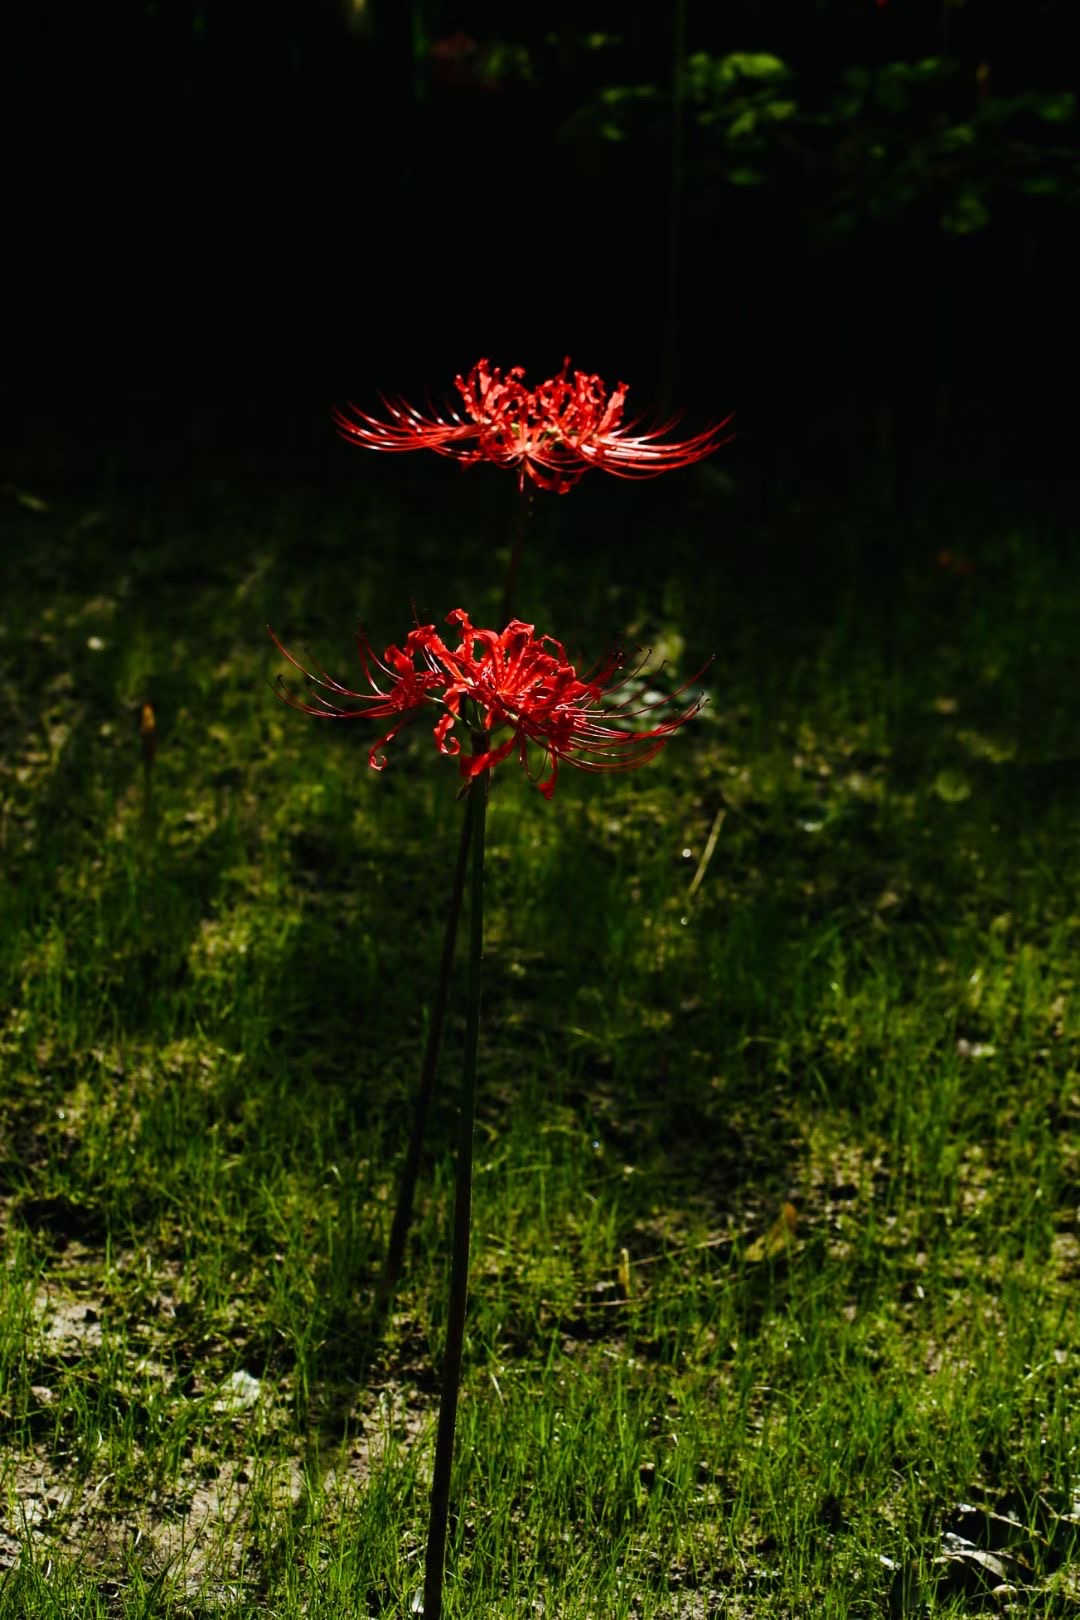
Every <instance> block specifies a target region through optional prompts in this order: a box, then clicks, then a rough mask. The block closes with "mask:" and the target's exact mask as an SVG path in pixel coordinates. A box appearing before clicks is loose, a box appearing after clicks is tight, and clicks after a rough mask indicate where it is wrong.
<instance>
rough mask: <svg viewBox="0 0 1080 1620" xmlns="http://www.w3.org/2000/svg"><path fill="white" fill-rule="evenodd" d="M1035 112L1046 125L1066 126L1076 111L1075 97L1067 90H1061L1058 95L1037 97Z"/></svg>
mask: <svg viewBox="0 0 1080 1620" xmlns="http://www.w3.org/2000/svg"><path fill="white" fill-rule="evenodd" d="M1035 111H1036V112H1037V113H1038V115H1039V117H1040V118H1045V119H1046V122H1047V123H1048V124H1067V123H1068V121H1069V119H1070V118H1071V117H1072V115H1073V113H1074V112H1075V111H1076V97H1075V96H1074V95H1072V94H1071V92H1069V91H1068V90H1063V91H1061V92H1060V94H1058V95H1045V96H1038V97H1037V98H1036V101H1035Z"/></svg>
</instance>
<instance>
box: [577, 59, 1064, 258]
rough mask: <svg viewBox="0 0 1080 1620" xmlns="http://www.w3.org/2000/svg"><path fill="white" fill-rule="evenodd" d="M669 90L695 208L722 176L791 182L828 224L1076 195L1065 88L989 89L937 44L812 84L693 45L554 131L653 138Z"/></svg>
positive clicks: (982, 220) (946, 213) (960, 229)
mask: <svg viewBox="0 0 1080 1620" xmlns="http://www.w3.org/2000/svg"><path fill="white" fill-rule="evenodd" d="M673 96H677V97H678V98H679V100H680V101H681V102H682V103H683V105H684V107H685V110H686V116H687V120H688V123H689V124H690V126H691V128H692V129H693V130H694V131H695V133H696V139H695V140H694V141H693V142H692V143H691V146H690V148H689V153H690V161H691V162H692V163H693V164H694V165H695V172H694V179H695V182H696V183H695V184H694V185H693V186H692V187H691V190H692V191H693V193H694V195H695V196H696V197H697V198H698V199H699V204H700V206H703V207H709V206H711V205H712V204H713V203H714V202H715V199H716V193H717V191H718V190H720V189H721V188H723V187H724V186H728V185H734V186H769V187H772V188H776V189H782V190H784V191H785V192H788V193H790V194H797V195H798V196H799V198H800V199H801V202H802V206H803V209H804V211H805V212H806V213H807V214H808V215H809V216H810V217H811V218H812V220H813V221H814V225H815V229H816V231H818V232H824V233H826V234H828V235H833V236H840V237H843V236H846V235H849V234H850V233H851V232H852V231H853V230H854V229H855V228H856V226H857V225H858V224H859V222H860V220H862V219H866V218H869V219H882V220H888V219H899V218H902V217H904V216H906V215H907V214H909V213H910V212H911V211H913V210H925V209H926V208H927V207H930V208H932V209H933V212H934V215H935V217H936V219H937V221H938V223H939V224H940V226H941V228H942V229H943V230H945V231H949V232H952V233H954V234H958V235H966V234H969V233H970V232H972V231H977V230H980V229H982V228H983V227H984V226H985V225H987V224H988V223H989V221H990V218H991V213H992V208H993V206H994V204H995V202H996V201H997V200H998V199H1000V198H1002V197H1004V196H1007V195H1012V196H1018V195H1019V196H1032V197H1053V198H1058V199H1060V200H1062V201H1066V202H1070V203H1073V204H1075V203H1076V201H1077V199H1078V197H1080V161H1078V157H1077V151H1076V146H1075V139H1074V132H1075V118H1076V98H1075V96H1073V95H1072V94H1071V93H1069V92H1064V91H1062V92H1048V91H1043V90H1028V91H1024V92H1021V93H1018V94H1012V95H1008V96H995V95H993V94H992V88H991V74H990V70H989V68H988V67H987V66H986V65H985V64H982V65H980V67H979V68H978V69H977V70H976V73H975V75H974V83H965V82H963V81H962V79H961V77H960V74H959V70H958V65H957V63H955V62H954V61H951V60H949V59H947V58H945V57H940V56H928V57H924V58H922V59H921V60H919V61H913V62H889V63H887V64H885V65H884V66H881V67H876V68H870V67H861V66H852V67H848V68H847V69H845V70H844V72H843V73H842V75H841V77H840V79H839V82H836V81H835V80H834V82H833V83H832V84H831V85H828V86H823V85H820V84H811V83H810V82H809V81H808V80H801V79H800V77H799V76H798V75H797V74H796V73H795V71H794V70H793V69H792V68H791V67H789V66H788V64H787V63H785V62H784V61H782V60H781V59H780V58H779V57H778V56H774V55H771V54H769V53H768V52H764V51H755V52H747V51H736V52H732V53H728V54H726V55H722V56H714V55H710V54H708V53H707V52H704V51H699V52H695V53H694V54H692V55H691V56H689V57H688V58H687V59H686V62H685V64H684V65H683V67H682V70H681V75H680V76H679V78H678V80H675V81H673V82H671V83H658V84H654V83H647V84H631V85H605V86H601V87H600V88H599V89H598V90H597V91H596V93H595V94H594V95H592V97H591V98H590V99H589V100H588V101H586V102H585V103H584V104H583V105H582V106H580V107H579V108H578V109H576V110H575V111H574V113H573V114H572V115H571V116H570V118H569V119H568V120H567V122H566V124H565V126H564V131H563V133H564V136H565V138H567V139H568V140H572V141H574V142H575V143H577V144H578V145H579V146H580V147H582V148H584V149H585V150H586V151H587V150H588V149H589V148H595V147H596V145H597V144H598V143H604V142H638V143H644V142H653V141H656V140H658V139H663V138H664V136H665V134H666V133H667V131H669V130H670V127H671V120H672V98H673Z"/></svg>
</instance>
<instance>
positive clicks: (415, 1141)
mask: <svg viewBox="0 0 1080 1620" xmlns="http://www.w3.org/2000/svg"><path fill="white" fill-rule="evenodd" d="M535 493H536V492H535V490H534V489H533V488H532V486H531V485H530V486H529V487H528V489H526V490H523V491H522V493H521V496H520V498H519V500H518V507H517V517H516V520H515V523H514V538H513V540H512V542H511V546H510V561H509V563H508V565H507V569H506V578H505V580H504V581H503V591H502V603H501V606H500V610H499V612H500V618H499V625H500V628H502V627H503V626H505V625H507V624H508V623H509V622H510V616H511V613H512V612H513V601H514V586H515V585H516V583H517V576H518V569H519V567H520V565H521V555H522V552H523V551H524V549H525V539H526V536H527V534H528V532H529V526H530V523H531V520H532V515H533V510H534V499H535ZM472 804H473V792H472V790H470V792H469V794H468V798H467V799H466V803H465V818H464V820H463V821H462V824H461V837H460V839H459V842H458V852H457V859H456V861H455V863H454V876H453V880H452V883H451V886H450V899H449V902H448V905H447V912H446V927H445V929H444V932H443V947H442V956H441V958H440V961H439V977H438V980H437V982H436V985H435V999H434V1001H433V1002H432V1006H431V1019H430V1022H429V1023H428V1033H427V1041H426V1042H425V1044H424V1056H423V1060H422V1062H421V1064H420V1078H419V1080H418V1082H417V1086H416V1100H415V1102H414V1104H413V1121H412V1130H411V1133H410V1136H409V1145H408V1147H407V1148H406V1150H405V1161H404V1163H403V1165H402V1167H401V1176H400V1180H399V1182H398V1195H397V1204H396V1206H395V1209H394V1220H393V1224H392V1226H391V1228H390V1242H389V1245H388V1247H387V1252H386V1261H385V1263H384V1265H383V1271H382V1276H381V1277H380V1279H379V1287H378V1292H377V1296H376V1320H377V1321H378V1319H379V1318H380V1317H382V1316H384V1315H385V1313H386V1311H387V1310H388V1309H389V1305H390V1301H391V1299H392V1298H393V1296H394V1290H395V1289H396V1288H397V1285H398V1283H399V1281H400V1280H401V1273H402V1270H403V1268H404V1265H405V1245H406V1243H407V1242H408V1237H409V1227H410V1226H411V1224H412V1212H413V1202H414V1200H415V1197H416V1183H417V1180H418V1178H419V1175H420V1158H421V1155H422V1153H423V1150H424V1137H425V1136H426V1134H427V1121H428V1114H429V1112H430V1110H431V1099H432V1096H433V1094H434V1091H435V1076H436V1074H437V1072H438V1067H439V1053H440V1051H441V1049H442V1038H443V1029H444V1027H445V1024H446V1006H447V1001H448V1000H449V996H450V976H451V974H452V972H453V968H454V950H455V947H456V944H457V931H458V923H459V921H460V919H461V897H462V894H463V892H464V889H465V869H466V866H467V863H468V858H469V842H470V839H471V837H472V819H471V817H472Z"/></svg>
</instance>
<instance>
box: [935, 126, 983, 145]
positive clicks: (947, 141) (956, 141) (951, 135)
mask: <svg viewBox="0 0 1080 1620" xmlns="http://www.w3.org/2000/svg"><path fill="white" fill-rule="evenodd" d="M974 144H975V131H974V130H973V129H972V127H971V125H970V124H950V125H949V127H948V129H943V130H942V132H941V135H940V136H939V138H938V145H939V146H940V148H941V150H942V151H943V152H959V151H961V150H962V149H963V148H964V147H966V146H974Z"/></svg>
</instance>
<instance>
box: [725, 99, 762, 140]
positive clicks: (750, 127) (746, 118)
mask: <svg viewBox="0 0 1080 1620" xmlns="http://www.w3.org/2000/svg"><path fill="white" fill-rule="evenodd" d="M756 127H757V113H756V112H755V110H754V108H753V107H747V108H746V110H745V111H744V112H741V113H740V114H739V116H738V118H734V119H732V121H731V123H730V124H729V125H728V134H729V135H730V136H732V137H733V138H734V139H735V140H737V139H738V138H739V136H740V135H752V134H753V133H754V130H755V128H756Z"/></svg>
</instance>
